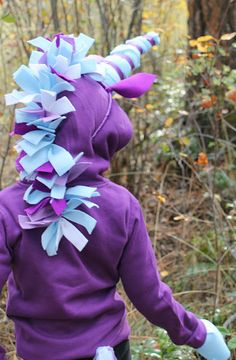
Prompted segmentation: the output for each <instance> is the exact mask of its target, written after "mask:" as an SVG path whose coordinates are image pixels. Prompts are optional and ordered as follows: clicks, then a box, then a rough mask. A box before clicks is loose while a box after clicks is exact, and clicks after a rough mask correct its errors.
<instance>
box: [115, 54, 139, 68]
mask: <svg viewBox="0 0 236 360" xmlns="http://www.w3.org/2000/svg"><path fill="white" fill-rule="evenodd" d="M119 56H120V57H121V58H123V59H125V60H126V61H127V62H128V63H129V65H130V67H131V69H132V70H133V69H135V65H134V63H133V60H132V59H131V57H130V56H128V55H125V54H119Z"/></svg>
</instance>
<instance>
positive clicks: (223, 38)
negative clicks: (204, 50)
mask: <svg viewBox="0 0 236 360" xmlns="http://www.w3.org/2000/svg"><path fill="white" fill-rule="evenodd" d="M235 36H236V31H235V32H232V33H228V34H223V35H222V36H221V38H220V40H231V39H233V38H234V37H235Z"/></svg>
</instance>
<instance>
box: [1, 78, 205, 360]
mask: <svg viewBox="0 0 236 360" xmlns="http://www.w3.org/2000/svg"><path fill="white" fill-rule="evenodd" d="M76 88H77V90H76V92H74V93H72V94H70V95H69V98H70V101H71V102H72V103H73V105H74V106H75V108H76V112H74V113H71V114H70V115H69V116H68V119H67V121H65V122H63V124H62V126H61V127H60V129H59V131H58V136H57V139H56V142H57V143H58V144H62V145H63V146H64V147H65V148H67V149H68V150H69V151H70V152H71V154H72V156H74V157H75V156H76V155H77V154H78V153H79V152H81V151H84V156H83V161H90V162H92V165H90V166H89V167H88V168H87V169H86V170H85V171H84V172H83V173H82V174H81V176H80V177H78V178H75V179H74V180H73V183H74V185H78V184H80V185H91V186H95V187H97V188H98V191H99V192H100V194H101V196H99V197H97V198H95V199H94V201H95V202H96V203H97V204H98V205H99V207H100V208H99V209H97V208H91V209H88V208H86V212H88V213H89V214H90V215H91V216H93V217H94V218H96V220H97V226H96V228H95V230H94V232H93V233H92V234H91V235H88V234H87V233H85V232H84V235H86V237H87V238H88V239H89V242H88V244H87V246H86V247H85V248H84V250H83V251H82V252H78V251H77V250H76V249H75V248H74V246H73V245H72V244H70V242H69V241H65V239H64V240H63V239H62V241H61V243H60V247H59V251H58V255H57V256H54V257H48V256H47V254H46V252H45V251H44V250H43V249H42V247H41V235H42V232H43V231H44V228H37V229H27V230H22V229H21V227H20V225H19V222H18V215H19V214H21V215H23V214H24V210H25V204H24V201H23V200H22V198H23V194H24V192H25V190H26V189H27V187H28V185H29V184H26V183H24V182H18V183H16V184H14V185H12V186H10V187H8V188H6V189H4V190H3V191H1V192H0V289H1V288H2V287H3V285H4V284H5V282H6V280H7V279H8V291H9V297H8V303H7V314H8V316H9V317H10V318H11V319H13V321H14V322H15V333H16V342H17V352H18V355H19V356H20V357H22V358H24V359H27V360H31V359H34V360H42V358H43V359H44V360H65V359H68V360H69V359H78V358H83V357H92V356H94V354H95V349H96V348H97V347H98V346H101V345H110V346H114V345H116V344H118V343H120V342H121V341H123V340H125V339H127V338H128V336H129V334H130V329H129V325H128V323H127V320H126V312H125V305H124V302H123V300H122V299H121V298H120V296H119V295H118V293H117V292H116V285H117V282H118V281H119V279H121V280H122V282H123V285H124V288H125V290H126V293H127V295H128V296H129V298H130V299H131V301H132V302H133V303H134V305H135V306H136V308H137V309H138V310H139V311H140V312H141V313H142V314H143V315H144V316H145V317H146V318H147V319H148V320H149V321H151V322H152V323H153V324H155V325H158V326H161V327H163V328H165V329H166V330H167V332H168V334H169V335H170V337H171V339H172V340H173V341H174V342H175V343H177V344H188V345H191V346H193V347H195V348H197V347H200V346H201V345H202V344H203V342H204V340H205V336H206V333H205V328H204V325H203V324H202V322H201V321H199V320H198V319H197V317H196V316H195V315H194V314H192V313H191V312H188V311H186V310H185V309H184V308H183V307H182V306H181V305H180V304H179V303H178V302H176V301H175V300H174V298H173V296H172V293H171V290H170V289H169V288H168V286H167V285H165V284H164V283H163V282H162V281H161V279H160V276H159V273H158V271H157V265H156V259H155V256H154V252H153V249H152V245H151V241H150V239H149V237H148V234H147V231H146V227H145V223H144V218H143V215H142V210H141V208H140V205H139V203H138V201H137V200H136V199H135V198H134V196H132V195H131V194H130V193H129V192H128V190H126V189H125V188H123V187H121V186H119V185H116V184H114V183H113V182H111V181H109V180H107V179H106V178H104V177H103V175H102V174H103V172H104V171H105V170H107V168H108V167H109V164H110V160H111V158H112V156H113V155H114V153H115V152H116V151H118V150H119V149H121V148H122V147H124V146H125V145H126V144H127V143H128V141H129V140H130V138H131V135H132V127H131V124H130V122H129V119H128V117H127V115H126V114H125V113H124V111H123V110H122V109H121V108H120V107H119V105H118V104H117V103H116V101H115V100H112V106H111V111H110V114H109V116H108V118H107V120H106V122H105V123H104V125H103V127H102V128H100V131H99V132H97V134H96V136H95V137H94V138H93V139H92V134H93V133H94V132H95V131H96V129H97V128H98V127H99V126H100V124H101V123H102V121H103V119H104V117H105V115H106V113H107V107H108V103H109V95H108V93H107V92H106V90H105V89H104V88H103V87H102V86H101V85H99V84H98V83H97V82H95V81H93V80H91V79H88V78H86V77H82V78H81V79H79V80H78V81H77V82H76ZM83 206H84V205H83ZM83 206H81V207H80V208H81V210H83ZM45 211H46V208H43V209H40V210H39V211H38V212H37V214H32V215H31V217H32V219H34V220H35V221H36V222H37V220H38V218H39V213H40V216H41V218H44V217H45ZM47 211H49V212H50V214H51V216H52V218H54V217H55V215H54V214H55V213H54V212H53V210H52V209H51V208H50V207H48V210H47ZM36 215H37V216H36ZM56 219H57V218H56V217H55V220H56ZM23 221H24V219H23ZM76 226H78V228H79V229H80V231H81V232H83V231H84V230H83V228H81V227H79V225H76ZM3 359H4V355H3V352H1V350H0V360H3Z"/></svg>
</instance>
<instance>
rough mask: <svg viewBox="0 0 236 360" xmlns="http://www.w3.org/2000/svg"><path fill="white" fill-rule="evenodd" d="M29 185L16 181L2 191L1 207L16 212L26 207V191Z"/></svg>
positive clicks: (0, 197) (6, 210)
mask: <svg viewBox="0 0 236 360" xmlns="http://www.w3.org/2000/svg"><path fill="white" fill-rule="evenodd" d="M28 186H29V185H27V184H24V183H23V182H16V183H14V184H13V185H10V186H8V187H6V188H5V189H3V190H2V191H0V209H2V210H3V212H10V213H15V212H18V211H22V209H24V200H23V196H24V192H25V191H26V189H27V187H28Z"/></svg>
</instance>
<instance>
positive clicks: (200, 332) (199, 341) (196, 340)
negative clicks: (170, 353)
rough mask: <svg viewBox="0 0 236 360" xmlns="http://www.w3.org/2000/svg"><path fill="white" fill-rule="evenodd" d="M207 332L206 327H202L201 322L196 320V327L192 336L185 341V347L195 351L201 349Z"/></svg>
mask: <svg viewBox="0 0 236 360" xmlns="http://www.w3.org/2000/svg"><path fill="white" fill-rule="evenodd" d="M206 336H207V332H206V327H205V326H204V324H203V322H202V321H201V320H199V319H198V325H197V327H196V329H195V331H194V332H193V334H192V335H191V336H190V338H189V339H188V340H187V341H186V343H185V344H186V345H189V346H191V347H193V348H195V349H198V348H199V347H201V346H202V345H203V344H204V342H205V340H206Z"/></svg>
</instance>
